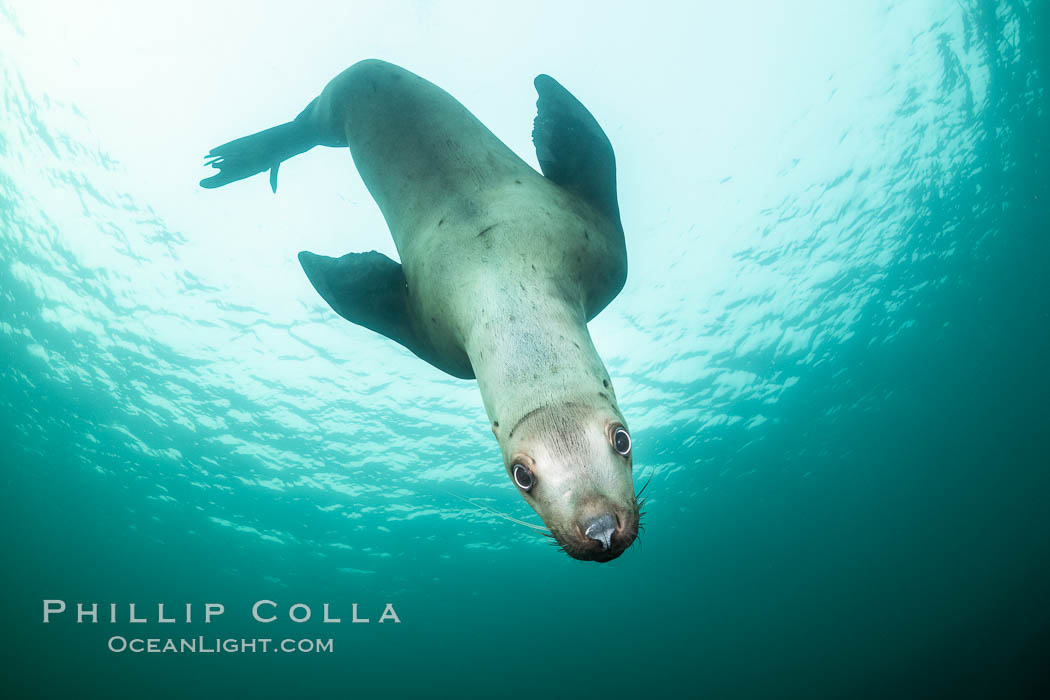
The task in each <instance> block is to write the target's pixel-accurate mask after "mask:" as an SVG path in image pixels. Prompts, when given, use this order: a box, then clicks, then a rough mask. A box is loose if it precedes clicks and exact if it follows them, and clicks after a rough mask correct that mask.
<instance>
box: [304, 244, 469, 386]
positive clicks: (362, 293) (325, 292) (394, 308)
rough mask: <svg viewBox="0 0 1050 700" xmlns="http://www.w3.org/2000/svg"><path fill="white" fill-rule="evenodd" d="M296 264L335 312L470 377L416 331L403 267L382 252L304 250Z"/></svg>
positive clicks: (431, 362)
mask: <svg viewBox="0 0 1050 700" xmlns="http://www.w3.org/2000/svg"><path fill="white" fill-rule="evenodd" d="M299 263H300V264H301V265H302V266H303V271H304V272H306V276H307V278H308V279H309V280H310V283H311V284H312V285H313V286H314V289H316V290H317V293H318V294H320V295H321V298H322V299H324V300H325V301H326V302H328V305H329V306H331V307H332V310H334V311H335V312H336V313H337V314H339V315H340V316H342V317H343V318H345V319H346V320H347V321H350V322H351V323H356V324H357V325H359V326H364V327H365V328H367V329H369V330H371V331H375V332H376V333H379V334H380V335H385V336H386V337H387V338H390V339H391V340H393V341H394V342H396V343H400V344H401V345H403V346H405V347H406V348H408V349H409V350H411V351H412V352H413V353H415V354H416V355H417V356H418V357H420V358H421V359H423V360H426V361H427V362H429V363H430V364H432V365H434V366H435V367H437V368H438V369H440V370H442V371H443V372H448V373H449V374H452V375H453V376H456V377H460V378H463V379H473V378H474V376H473V374H470V375H469V376H465V375H464V374H463V373H462V372H457V371H454V370H453V369H450V368H449V367H448V366H446V365H445V363H443V362H442V361H441V359H440V357H439V356H438V354H437V353H436V352H435V351H434V349H433V348H432V347H431V345H430V343H429V342H427V341H426V340H425V339H423V338H421V337H420V335H419V333H417V331H416V328H415V324H414V323H413V320H412V313H411V310H410V309H409V304H408V283H407V282H406V280H405V273H404V270H402V268H401V265H399V264H398V263H396V262H394V261H393V260H391V259H390V258H388V257H387V256H385V255H383V254H382V253H377V252H376V251H374V250H373V251H369V252H367V253H348V254H346V255H344V256H343V257H341V258H330V257H328V256H326V255H315V254H313V253H310V252H307V251H305V250H304V251H302V252H301V253H299Z"/></svg>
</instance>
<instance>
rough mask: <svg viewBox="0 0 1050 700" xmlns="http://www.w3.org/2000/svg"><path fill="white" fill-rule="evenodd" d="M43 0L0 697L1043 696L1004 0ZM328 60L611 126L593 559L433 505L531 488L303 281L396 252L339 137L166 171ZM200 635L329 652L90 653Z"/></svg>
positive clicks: (10, 163)
mask: <svg viewBox="0 0 1050 700" xmlns="http://www.w3.org/2000/svg"><path fill="white" fill-rule="evenodd" d="M47 5H48V4H46V3H40V4H39V5H36V4H33V3H28V2H23V3H18V2H16V3H4V4H2V5H0V81H2V84H3V96H4V103H3V113H2V116H0V331H2V332H0V358H2V360H3V361H2V363H0V444H2V445H3V449H2V452H0V454H2V458H0V464H2V477H3V482H2V489H0V493H2V504H3V506H2V507H3V510H2V513H3V523H2V527H0V532H2V533H3V534H2V537H3V539H2V541H0V571H2V572H3V586H4V590H3V595H2V597H0V601H2V602H0V611H2V616H3V617H2V620H3V625H4V629H3V634H2V635H0V639H2V641H3V656H2V659H3V661H2V684H3V685H2V686H0V687H2V688H3V691H2V692H3V696H4V697H135V698H141V697H253V696H255V697H359V698H372V697H430V696H433V697H530V698H534V697H551V698H560V697H571V698H585V697H587V698H589V697H602V698H609V697H621V696H640V697H683V698H688V697H712V698H730V697H741V698H744V697H746V698H787V697H791V698H794V697H798V698H814V697H836V698H837V697H841V698H852V697H872V698H889V697H909V698H910V697H982V698H995V697H1029V696H1030V697H1039V696H1044V697H1045V696H1046V695H1045V694H1046V693H1048V692H1050V685H1048V682H1047V674H1046V672H1045V670H1044V669H1045V667H1046V665H1047V664H1046V660H1047V652H1046V649H1047V648H1048V647H1050V605H1048V600H1047V599H1048V596H1050V563H1048V553H1050V519H1048V512H1050V511H1048V507H1047V503H1048V496H1050V474H1048V469H1047V467H1048V460H1047V452H1048V450H1047V448H1048V435H1050V424H1048V423H1050V419H1048V415H1050V413H1048V411H1047V401H1048V399H1050V382H1048V375H1047V370H1046V360H1047V357H1048V350H1050V342H1048V341H1050V337H1048V336H1050V294H1048V290H1047V269H1048V268H1050V241H1048V235H1047V234H1048V228H1050V227H1048V222H1050V216H1048V214H1050V211H1048V210H1050V184H1048V182H1050V180H1048V171H1047V161H1048V155H1050V143H1048V139H1047V134H1048V133H1050V129H1048V128H1047V114H1048V112H1047V108H1048V99H1047V92H1046V90H1047V82H1048V76H1050V59H1048V56H1050V51H1048V37H1050V22H1048V7H1047V4H1046V3H1045V2H1029V3H1026V2H1021V1H1013V2H1001V3H995V2H962V3H958V2H947V1H945V2H934V1H930V2H917V1H916V2H898V3H893V4H889V3H886V4H883V3H850V4H848V5H847V4H845V3H831V2H827V3H819V2H811V3H803V4H792V5H791V6H790V7H779V6H777V5H775V4H773V3H746V4H742V5H733V6H723V5H716V4H699V3H698V4H693V3H688V4H686V3H681V4H676V3H670V4H667V5H665V6H664V7H663V9H660V10H643V9H642V7H641V6H640V5H635V4H627V3H623V4H616V3H613V4H597V3H594V4H573V5H570V6H560V5H554V4H549V5H547V4H539V5H536V4H531V3H530V4H528V5H525V4H523V5H521V6H518V7H513V8H512V7H511V6H510V5H507V6H500V5H498V4H488V5H480V4H479V5H466V4H452V3H441V4H437V3H412V4H407V3H406V4H401V3H397V4H385V3H374V4H362V3H353V4H349V5H352V6H347V5H348V4H346V3H344V4H333V5H331V6H326V5H324V4H319V5H316V6H310V7H309V8H308V9H307V8H306V7H304V6H299V5H295V6H285V5H276V4H275V5H266V6H264V5H262V4H255V3H245V4H244V5H240V6H237V5H233V4H230V5H220V6H218V7H213V6H212V5H211V4H209V3H203V2H199V3H197V2H192V3H185V4H183V3H180V4H178V6H175V5H172V6H170V7H165V6H160V5H157V6H154V7H150V6H148V4H141V5H140V4H135V3H130V2H129V3H109V4H105V5H100V6H96V5H95V4H90V5H89V4H87V3H85V4H84V6H83V7H81V6H79V5H72V4H70V5H68V6H64V7H62V8H61V10H57V9H56V8H55V7H54V6H51V7H48V6H47ZM369 56H376V57H380V58H384V59H386V60H389V61H392V62H395V63H398V64H400V65H404V66H405V67H406V68H408V69H410V70H413V71H415V72H417V73H419V74H421V75H423V76H425V77H427V78H428V79H430V80H432V81H434V82H436V83H438V84H439V85H441V86H442V87H444V88H446V89H447V90H449V91H450V92H451V93H452V94H454V95H455V96H456V97H457V98H458V99H460V100H461V101H462V102H463V103H464V104H466V105H467V106H468V107H469V108H470V109H472V110H473V111H474V113H475V114H476V115H477V116H478V117H479V118H480V119H481V120H482V121H484V122H485V123H486V124H487V125H488V126H489V127H490V128H492V129H493V131H494V132H495V133H496V134H497V135H498V136H500V137H501V138H503V139H504V140H505V141H506V142H507V144H508V145H510V146H511V147H512V148H513V149H514V150H515V151H516V152H518V153H519V154H521V155H522V156H523V157H525V158H526V159H527V160H528V161H529V162H530V163H533V164H534V163H535V157H534V154H533V152H532V148H531V144H530V142H529V133H530V128H531V120H532V116H533V110H534V101H535V96H534V93H533V92H532V88H531V80H532V78H533V76H534V75H536V74H537V73H540V72H546V73H549V74H551V75H553V76H554V77H556V78H558V79H559V80H560V81H561V82H563V83H564V84H565V85H566V86H567V87H568V88H569V89H571V90H572V91H573V92H574V93H575V94H576V95H577V96H578V97H579V98H580V99H581V100H582V101H583V102H584V103H585V104H586V105H587V106H588V107H589V108H590V109H591V111H592V112H593V113H594V114H595V115H596V117H597V118H598V120H599V121H600V122H601V123H602V125H603V126H604V128H605V130H606V132H607V133H608V134H609V136H610V139H611V140H612V142H613V145H614V147H615V149H616V153H617V164H618V184H619V196H620V202H621V208H622V214H623V223H624V229H625V231H626V237H627V247H628V255H629V260H630V274H629V279H628V282H627V286H626V288H625V289H624V291H623V292H622V293H621V294H620V296H619V297H618V298H617V299H616V300H615V301H614V302H613V303H612V305H610V307H609V308H608V309H606V310H605V311H604V312H603V313H602V314H601V315H600V316H599V317H598V318H597V319H595V321H593V322H592V324H591V333H592V335H593V337H594V341H595V345H596V347H597V348H598V351H599V353H600V354H601V355H602V357H603V359H604V360H605V362H606V365H607V367H608V369H609V371H610V374H611V376H612V377H613V381H614V383H615V385H616V390H617V395H618V397H619V403H620V407H621V409H622V410H623V412H624V414H625V415H626V417H627V419H628V421H629V422H630V425H631V428H632V433H633V437H634V450H635V465H636V467H635V469H636V482H637V483H638V484H639V485H640V484H641V482H642V481H643V480H645V479H648V478H649V477H650V475H651V476H652V482H651V484H650V486H649V487H648V490H647V493H650V494H651V496H650V499H649V501H648V504H647V508H646V510H647V515H646V516H645V519H644V522H643V524H644V526H645V532H644V534H643V535H642V537H641V539H640V541H638V542H637V543H635V545H634V546H632V547H631V549H630V550H628V551H627V552H626V553H625V554H624V555H623V556H622V557H620V558H619V559H617V560H615V561H613V562H611V563H609V564H605V565H596V564H592V563H585V562H578V561H573V560H570V559H569V558H568V557H566V556H565V555H564V554H562V553H560V552H559V551H557V550H556V549H553V548H551V547H549V546H547V545H546V541H545V540H544V538H542V537H539V536H537V535H536V534H535V533H533V532H532V531H530V530H528V529H527V528H524V527H520V526H517V525H515V524H513V523H510V522H507V521H506V520H502V519H500V518H498V517H496V516H494V515H492V514H491V513H490V512H488V511H485V510H482V509H479V508H475V507H473V506H471V505H469V504H466V503H464V502H463V501H461V500H458V499H457V498H456V497H455V496H462V497H467V498H471V499H474V500H475V501H476V502H478V503H482V504H485V505H487V506H489V507H491V508H494V509H497V510H500V511H503V512H506V513H509V514H511V515H513V516H515V517H519V518H524V519H527V520H530V521H531V522H536V521H537V519H536V517H535V515H534V514H532V512H531V511H530V510H529V508H528V507H527V505H526V504H525V503H524V501H523V500H522V499H521V498H520V496H518V495H517V493H516V492H515V490H514V489H513V487H512V486H511V484H510V483H509V481H508V479H507V477H506V475H505V473H504V471H503V468H502V465H501V464H500V458H499V452H498V447H497V445H496V443H495V441H494V440H493V439H492V436H491V434H490V433H489V428H488V425H487V422H486V419H485V415H484V411H483V408H482V405H481V399H480V395H479V393H478V391H477V388H476V386H475V384H474V383H473V382H465V381H460V380H456V379H453V378H451V377H449V376H447V375H442V374H441V373H440V372H438V371H437V370H436V369H434V368H432V367H430V366H428V365H426V364H425V363H423V362H421V361H419V360H418V359H416V358H415V357H413V356H411V355H410V354H409V353H408V352H407V351H404V350H402V349H401V348H400V347H398V346H395V345H394V344H393V343H391V342H389V341H387V340H385V339H383V338H380V337H378V336H375V335H373V334H370V333H369V332H367V331H365V330H363V329H361V328H358V327H355V326H351V325H350V324H348V323H346V322H344V321H342V320H341V319H339V318H338V317H336V316H335V315H334V314H333V313H332V312H331V311H330V310H329V309H328V307H327V306H326V305H325V304H324V302H323V301H322V300H321V299H320V298H319V297H318V296H317V295H316V293H315V292H314V291H313V289H312V288H311V287H310V285H309V283H308V282H307V281H306V279H305V276H304V275H303V274H302V271H301V270H300V268H299V266H298V263H297V262H296V259H295V254H296V252H297V251H298V250H301V249H309V250H315V251H317V252H319V253H325V254H329V255H341V254H343V253H345V252H349V251H363V250H370V249H376V250H379V251H381V252H385V253H387V254H393V245H392V243H391V242H390V240H389V236H388V234H387V233H386V231H385V229H384V227H383V222H382V219H381V217H380V215H379V213H378V210H377V209H376V208H375V206H374V204H372V202H371V200H370V198H369V196H368V193H367V191H366V190H365V189H364V188H363V185H362V184H361V182H360V179H359V178H358V176H357V174H356V172H355V170H354V168H353V165H352V163H351V161H350V158H349V157H348V154H347V153H346V152H345V151H335V150H326V151H323V152H320V151H315V152H311V153H310V154H308V155H306V156H303V157H301V158H298V159H296V160H294V161H289V162H288V163H286V164H285V165H284V166H283V167H282V168H281V190H280V194H278V195H277V196H276V197H275V196H273V195H272V194H271V193H270V191H269V188H268V186H267V184H266V182H265V178H263V177H257V178H253V179H249V180H246V181H244V182H241V183H237V184H236V185H231V186H230V187H227V188H224V189H222V190H219V191H214V192H206V191H203V190H201V189H199V188H198V187H197V185H196V182H197V180H198V179H200V177H202V176H204V175H206V174H207V173H206V172H205V171H204V170H203V169H201V168H200V167H199V164H200V160H199V155H200V154H203V153H204V152H206V151H207V149H209V148H210V147H212V146H214V145H215V144H218V143H222V142H225V141H228V140H230V139H232V138H235V137H238V136H241V135H244V134H247V133H250V132H253V131H257V130H259V129H262V128H265V127H268V126H271V125H273V124H277V123H280V122H283V121H287V120H288V119H290V118H291V117H293V116H294V115H295V114H296V113H298V110H300V109H301V108H302V107H303V106H304V105H305V104H306V103H307V102H308V101H309V100H310V99H311V98H312V97H313V96H315V95H316V93H317V92H318V91H319V90H320V88H321V87H322V86H323V85H324V83H325V82H326V81H327V80H328V79H329V78H331V77H332V76H333V75H335V74H336V73H337V72H338V71H339V70H341V69H342V68H344V67H346V66H348V65H350V64H351V63H353V62H354V61H356V60H359V59H361V58H366V57H369ZM45 599H61V600H64V601H66V602H67V603H68V604H69V605H70V606H72V605H75V603H76V602H85V603H91V602H98V603H100V604H101V606H102V613H101V617H102V618H103V619H105V617H106V616H107V612H106V611H107V610H108V604H109V603H111V602H116V603H120V604H121V606H122V612H121V620H122V622H118V623H116V624H109V623H105V622H101V623H99V624H90V623H83V624H76V622H75V615H73V614H72V613H66V614H64V615H61V616H59V617H57V618H56V619H55V620H54V621H53V622H51V623H49V624H46V625H45V624H43V623H42V602H43V601H44V600H45ZM262 599H269V600H273V601H275V602H278V603H279V604H280V608H279V609H280V614H281V615H282V616H283V615H285V614H286V612H287V609H288V607H289V606H290V605H292V604H294V603H304V604H308V605H310V606H311V608H312V610H313V612H314V618H313V619H311V621H309V622H306V623H302V624H293V623H291V622H289V621H288V620H287V619H286V618H283V617H282V619H281V620H279V621H278V622H275V623H272V624H261V623H258V622H255V621H253V620H252V619H251V617H250V608H251V605H252V603H253V602H254V601H258V600H262ZM208 602H218V603H222V604H224V605H225V607H226V613H225V614H224V615H223V616H221V618H219V619H217V620H216V621H214V622H212V623H210V624H208V625H205V624H203V623H202V622H201V621H200V619H201V616H202V611H203V605H204V603H208ZM326 602H327V603H330V604H331V606H332V614H333V615H335V616H337V617H341V618H342V620H343V623H342V624H338V625H336V624H324V623H321V622H320V621H319V619H318V618H319V616H320V613H321V605H322V604H323V603H326ZM128 603H137V604H138V606H139V610H140V611H143V610H147V611H148V610H150V609H152V611H153V612H151V613H149V614H150V617H151V618H153V619H152V621H150V622H148V623H145V624H130V623H128V622H127V616H126V605H127V604H128ZM157 603H166V604H167V609H168V610H169V611H170V610H172V609H180V610H181V608H182V607H183V606H184V605H185V604H186V603H192V604H194V606H195V608H194V609H195V613H194V615H195V618H194V622H191V623H188V624H187V623H175V624H160V623H157V622H156V621H155V617H156V605H157ZM353 603H358V604H359V608H360V614H361V615H362V616H364V617H369V618H370V619H371V620H372V622H371V623H369V624H367V625H363V624H352V623H350V622H349V619H350V617H351V605H352V604H353ZM386 603H392V604H393V605H394V606H395V608H396V612H397V614H398V616H399V618H400V620H401V622H400V623H399V624H395V623H384V624H378V618H379V616H380V614H381V612H382V611H383V607H384V604H386ZM198 635H205V636H206V637H209V638H214V637H223V638H227V637H235V638H241V637H248V638H259V637H263V638H276V639H281V638H284V637H290V638H294V639H300V638H308V639H315V638H324V639H327V638H331V639H332V640H333V646H334V650H333V651H332V653H271V654H262V653H256V654H249V653H243V654H234V653H229V654H225V653H224V654H202V653H198V654H188V653H187V654H171V653H166V654H159V653H158V654H150V653H140V654H134V653H131V652H123V653H115V652H111V651H109V650H108V649H107V642H108V640H109V639H110V638H111V637H113V636H125V637H129V638H130V637H160V638H166V637H175V638H182V637H196V636H198Z"/></svg>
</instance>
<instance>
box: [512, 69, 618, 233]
mask: <svg viewBox="0 0 1050 700" xmlns="http://www.w3.org/2000/svg"><path fill="white" fill-rule="evenodd" d="M535 85H536V92H537V94H538V95H539V99H538V100H537V101H536V121H535V122H534V123H533V127H532V142H533V143H534V144H535V146H536V157H537V159H538V160H539V162H540V169H541V170H542V171H543V174H544V175H545V176H546V177H548V178H549V179H551V180H553V181H554V182H556V183H558V184H559V185H561V186H562V187H564V188H565V189H567V190H569V191H571V192H574V193H575V194H577V195H578V196H580V197H582V198H583V199H584V200H586V201H587V202H588V203H589V204H590V205H591V206H593V207H594V208H595V209H597V210H598V211H599V212H601V213H602V214H604V215H605V216H606V217H608V219H609V220H610V221H611V222H612V223H614V224H615V225H616V226H617V227H619V226H620V207H619V205H618V204H617V201H616V158H615V156H614V155H613V148H612V144H611V143H609V138H608V137H607V136H606V135H605V132H604V131H602V128H601V126H599V125H598V121H597V120H596V119H595V118H594V117H593V116H592V115H591V113H590V112H588V111H587V108H586V107H584V106H583V104H581V103H580V101H579V100H577V99H576V98H575V97H573V95H572V93H570V92H569V91H568V90H566V89H565V88H564V87H562V86H561V84H560V83H559V82H558V81H557V80H555V79H554V78H552V77H550V76H549V75H538V76H536V80H535Z"/></svg>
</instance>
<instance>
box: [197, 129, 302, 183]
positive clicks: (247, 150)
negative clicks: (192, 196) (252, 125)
mask: <svg viewBox="0 0 1050 700" xmlns="http://www.w3.org/2000/svg"><path fill="white" fill-rule="evenodd" d="M316 145H317V140H316V139H315V138H314V136H313V135H312V134H311V133H310V130H309V128H307V126H306V125H305V124H304V123H303V122H301V121H300V120H296V121H293V122H288V123H287V124H281V125H280V126H275V127H273V128H272V129H266V130H265V131H260V132H258V133H255V134H251V135H249V136H244V137H241V138H239V139H234V140H233V141H230V142H229V143H224V144H223V145H221V146H216V147H215V148H213V149H211V151H210V152H209V153H208V155H206V156H205V158H206V159H208V160H207V162H206V163H205V165H210V166H211V167H213V168H216V169H217V170H218V171H219V173H218V174H217V175H212V176H211V177H206V178H204V179H203V180H201V182H200V185H201V187H205V188H207V189H214V188H216V187H222V186H223V185H228V184H230V183H231V182H237V181H238V180H243V179H244V178H246V177H251V176H252V175H255V174H256V173H262V172H265V171H267V170H269V171H270V189H272V190H273V192H274V194H276V193H277V169H278V167H280V165H281V161H285V160H288V159H289V158H292V157H294V156H297V155H299V154H300V153H306V152H307V151H309V150H310V149H311V148H313V147H314V146H316Z"/></svg>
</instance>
